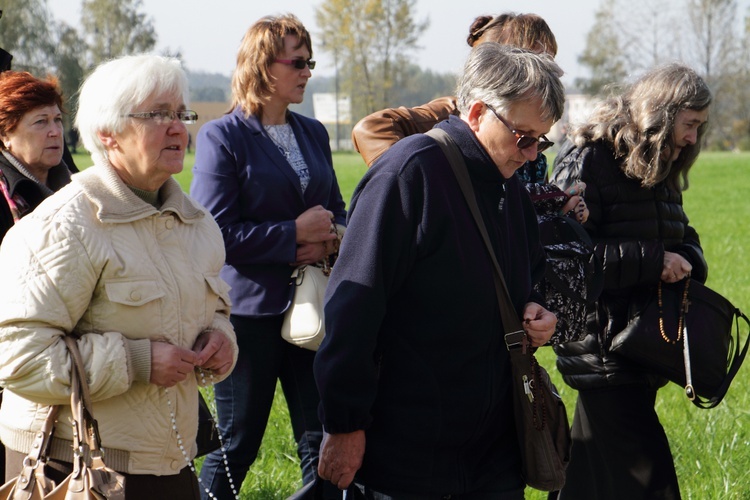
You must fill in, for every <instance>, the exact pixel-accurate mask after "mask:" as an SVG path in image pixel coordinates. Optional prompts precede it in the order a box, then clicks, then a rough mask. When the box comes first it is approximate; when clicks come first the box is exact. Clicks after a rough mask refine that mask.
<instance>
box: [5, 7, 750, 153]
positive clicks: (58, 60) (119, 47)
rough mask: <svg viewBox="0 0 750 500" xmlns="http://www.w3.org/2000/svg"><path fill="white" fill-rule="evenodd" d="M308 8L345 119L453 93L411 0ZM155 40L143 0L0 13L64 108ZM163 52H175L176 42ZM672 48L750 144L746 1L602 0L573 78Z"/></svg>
mask: <svg viewBox="0 0 750 500" xmlns="http://www.w3.org/2000/svg"><path fill="white" fill-rule="evenodd" d="M531 10H532V11H533V8H532V9H531ZM315 17H316V23H317V26H318V27H319V32H317V33H313V38H314V39H315V42H316V44H315V45H316V48H317V50H320V51H323V52H326V53H328V54H330V55H331V56H332V59H333V61H334V66H335V76H334V77H331V78H319V79H313V80H311V82H310V90H311V92H310V93H312V92H313V91H316V92H317V91H323V92H335V93H337V94H339V95H348V96H350V98H351V114H352V118H353V121H354V122H356V121H357V120H358V119H359V118H361V117H363V116H365V115H367V114H369V113H372V112H373V111H376V110H379V109H382V108H386V107H394V106H402V105H403V106H415V105H419V104H422V103H425V102H427V101H429V100H431V99H433V98H435V97H439V96H443V95H450V94H452V93H453V91H454V87H455V83H456V75H453V74H441V73H435V72H432V71H429V70H424V69H422V68H420V67H419V66H418V65H416V64H414V63H412V62H410V61H413V60H414V58H413V57H411V56H413V55H414V54H415V53H416V52H417V51H418V49H419V46H418V42H419V40H420V37H421V35H422V34H423V33H424V31H425V30H426V29H427V27H428V26H429V19H427V18H425V19H417V18H416V0H321V2H320V4H319V5H318V6H317V7H316V8H315ZM739 19H742V20H743V21H744V22H742V23H740V22H739V21H738V20H739ZM156 42H157V33H156V30H155V28H154V24H153V20H152V19H151V18H149V17H148V16H147V15H146V14H145V12H144V11H143V2H142V0H81V19H80V23H78V25H77V26H75V27H74V26H70V25H68V24H67V23H65V22H59V21H57V20H55V19H53V16H52V14H51V13H50V11H49V9H48V6H47V0H10V1H9V2H7V4H6V6H5V7H4V13H3V18H2V19H1V20H0V47H3V48H4V49H5V50H7V51H9V52H11V53H12V54H13V55H14V61H13V67H14V69H20V70H28V71H30V72H31V73H34V74H37V75H40V76H41V75H44V74H47V73H53V74H55V75H56V76H57V77H58V79H59V81H60V86H61V88H62V91H63V93H64V95H65V97H66V100H67V108H68V111H69V114H68V117H70V116H72V114H73V112H74V111H75V109H76V107H77V90H78V87H79V85H80V83H81V81H82V80H83V78H84V77H85V76H86V74H87V73H88V72H89V71H90V70H91V69H92V68H93V67H95V66H96V65H97V64H99V63H100V62H102V61H104V60H107V59H110V58H113V57H117V56H120V55H124V54H132V53H138V52H148V51H153V50H154V47H155V46H156ZM164 52H165V53H166V55H172V56H175V57H178V58H181V54H180V53H179V51H171V50H170V49H167V50H165V51H164ZM673 60H681V61H684V62H686V63H688V64H690V65H691V66H693V67H694V68H695V69H696V70H697V71H698V72H699V73H701V75H702V76H704V77H705V78H706V80H707V82H708V83H709V85H710V86H711V88H712V90H713V92H714V96H715V98H714V103H713V105H712V108H711V117H710V122H711V128H710V131H709V134H708V135H707V140H708V147H711V148H714V149H736V148H741V149H745V150H750V12H745V13H744V14H743V13H740V12H738V5H737V1H736V0H663V1H660V2H652V1H651V0H601V1H600V4H599V7H598V8H597V11H596V13H595V22H594V25H593V26H592V27H591V29H590V30H589V32H588V33H587V39H586V46H585V48H584V51H583V52H582V53H581V54H580V55H579V57H578V61H579V63H580V64H581V65H582V66H583V67H584V68H586V69H587V70H588V73H589V76H587V77H585V78H579V79H576V81H575V87H576V88H577V90H578V91H581V92H583V93H586V94H589V95H592V96H596V97H603V96H606V95H607V94H608V93H609V92H610V91H612V90H613V89H616V87H617V85H618V84H620V83H623V82H626V81H628V80H629V79H630V78H631V77H633V76H635V75H637V74H638V73H639V72H640V71H642V70H644V69H646V68H648V67H651V66H653V65H654V64H659V63H662V62H667V61H673ZM194 81H195V82H204V81H205V82H211V81H213V82H215V81H216V78H213V79H212V78H210V75H206V74H201V73H197V74H194V75H192V76H191V86H193V82H194ZM226 90H227V89H226V88H219V86H217V85H216V84H215V83H213V84H211V83H206V84H199V85H196V86H195V88H193V92H194V95H193V99H194V100H225V99H227V98H228V95H227V92H226ZM308 101H309V102H308ZM311 101H312V99H306V102H308V107H310V108H311ZM304 111H305V112H308V113H309V112H310V110H308V109H307V108H305V110H304ZM68 119H69V118H68Z"/></svg>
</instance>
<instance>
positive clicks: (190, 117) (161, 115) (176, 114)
mask: <svg viewBox="0 0 750 500" xmlns="http://www.w3.org/2000/svg"><path fill="white" fill-rule="evenodd" d="M122 116H124V117H128V118H143V119H146V120H153V121H155V122H156V123H157V124H159V125H168V124H170V123H172V122H173V121H174V119H175V118H177V119H179V120H180V121H181V122H182V123H185V124H188V125H189V124H191V123H195V122H196V121H198V113H196V112H195V111H191V110H189V109H184V110H182V111H173V110H171V109H157V110H155V111H144V112H142V113H128V114H126V115H122Z"/></svg>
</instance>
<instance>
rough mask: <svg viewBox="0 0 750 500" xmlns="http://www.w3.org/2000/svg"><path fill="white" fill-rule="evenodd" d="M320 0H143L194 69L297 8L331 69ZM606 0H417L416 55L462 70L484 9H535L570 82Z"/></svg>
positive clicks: (321, 66)
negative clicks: (421, 23)
mask: <svg viewBox="0 0 750 500" xmlns="http://www.w3.org/2000/svg"><path fill="white" fill-rule="evenodd" d="M659 1H661V0H659ZM321 3H322V0H271V1H269V2H268V4H266V3H265V1H262V0H209V1H205V0H143V10H144V11H145V12H146V13H147V14H148V15H149V16H151V18H152V19H153V22H154V26H155V28H156V32H157V35H158V43H157V50H161V49H163V48H169V49H171V50H173V51H174V50H180V52H181V53H182V55H183V59H184V60H185V63H186V66H187V68H188V69H190V70H193V71H198V70H203V71H208V72H212V73H213V72H215V73H222V74H225V75H227V76H228V75H230V74H231V72H232V69H233V68H234V63H235V56H236V53H237V47H238V46H239V43H240V40H241V39H242V36H243V35H244V33H245V31H246V30H247V28H248V27H249V26H250V25H251V24H252V23H253V22H254V21H256V20H257V19H259V18H260V17H262V16H264V15H268V14H279V13H284V12H291V13H293V14H295V15H296V16H297V17H299V18H300V20H301V21H302V22H303V23H304V24H305V26H306V27H307V28H308V30H310V32H311V34H312V37H313V51H314V56H315V59H316V60H317V61H318V66H317V67H316V69H315V71H314V73H313V74H314V75H315V74H320V75H325V76H329V75H332V74H333V65H332V62H331V60H330V59H329V58H328V57H326V55H325V54H323V52H322V51H321V50H317V49H318V47H317V44H316V42H317V41H318V37H317V32H318V29H317V26H316V24H315V14H314V12H315V11H314V8H315V6H317V5H320V4H321ZM599 3H600V0H530V1H526V2H520V1H518V0H517V1H516V2H508V1H502V0H417V15H416V18H417V19H418V20H422V19H424V18H425V17H429V20H430V27H429V28H428V30H427V31H426V32H425V33H424V34H423V35H422V39H421V41H420V45H421V47H422V48H421V49H419V50H418V51H417V52H415V53H414V54H413V59H414V61H415V62H416V63H417V64H419V65H420V66H421V67H422V68H429V69H432V70H433V71H438V72H454V73H458V72H459V71H460V69H461V66H462V64H463V61H464V59H465V58H466V56H467V55H468V51H469V47H468V45H467V44H466V35H467V34H468V30H469V25H470V24H471V22H472V21H473V20H474V18H475V17H477V16H478V15H484V14H489V15H496V14H499V13H502V12H508V11H513V12H524V13H535V14H539V15H540V16H542V17H543V18H544V19H545V20H546V21H547V23H548V24H549V25H550V28H551V29H552V31H553V32H554V33H555V37H556V38H557V43H558V55H557V62H558V64H560V66H561V67H562V68H563V70H564V71H565V72H566V75H565V77H564V78H563V80H564V81H565V82H566V83H572V82H573V79H574V78H576V77H582V76H586V73H585V72H584V71H583V70H581V68H579V67H578V65H577V62H576V59H577V57H578V55H579V54H580V53H581V52H582V51H583V49H584V46H585V39H586V34H587V33H588V31H589V29H590V28H591V26H592V24H593V22H594V11H595V10H596V9H597V7H598V6H599ZM737 3H738V5H739V9H738V17H740V18H741V17H744V16H745V15H747V14H750V11H749V10H748V9H749V8H750V0H738V2H737ZM48 5H49V7H50V8H51V10H52V12H53V13H54V15H55V18H56V19H58V20H63V21H66V22H67V23H69V24H71V25H73V26H76V25H77V24H78V21H79V19H80V9H81V0H48Z"/></svg>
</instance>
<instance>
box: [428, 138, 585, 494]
mask: <svg viewBox="0 0 750 500" xmlns="http://www.w3.org/2000/svg"><path fill="white" fill-rule="evenodd" d="M427 135H429V136H430V137H432V138H433V139H435V140H436V141H437V143H438V144H439V145H440V148H441V149H442V150H443V153H444V154H445V156H446V157H447V158H448V162H449V163H450V165H451V168H452V169H453V173H454V174H455V176H456V179H457V180H458V184H459V186H460V187H461V192H462V193H463V195H464V198H465V199H466V203H467V204H468V205H469V210H470V211H471V214H472V216H473V217H474V221H475V222H476V224H477V228H478V230H479V232H480V234H481V235H482V240H483V241H484V244H485V246H486V247H487V251H488V252H489V254H490V259H491V260H492V267H493V269H494V271H495V272H494V273H493V277H494V282H495V293H496V295H497V301H498V305H499V306H500V314H501V316H502V323H503V328H504V330H505V332H506V334H505V344H506V346H507V348H508V352H509V353H510V363H511V372H512V378H513V380H512V385H513V410H514V416H515V421H516V432H517V435H518V444H519V447H520V450H521V472H522V474H523V478H524V481H525V482H526V484H527V485H529V486H531V487H532V488H536V489H538V490H542V491H557V490H560V489H561V488H562V487H563V486H564V485H565V470H566V469H567V467H568V463H569V462H570V448H571V438H570V426H569V424H568V414H567V412H566V410H565V404H564V403H563V401H562V398H561V397H560V395H559V393H558V392H557V389H556V388H555V386H554V385H552V382H551V381H550V378H549V374H548V373H547V371H546V370H545V369H544V368H543V367H542V366H541V365H540V364H539V363H538V362H537V360H536V358H535V357H534V349H533V348H532V347H531V345H530V344H529V341H528V338H527V336H526V332H525V331H524V330H523V327H522V326H521V322H520V320H519V319H518V315H517V314H516V312H515V310H514V308H513V304H512V301H511V298H510V293H509V292H508V287H507V285H506V284H505V278H504V277H503V272H502V270H501V269H500V264H499V263H498V262H497V258H496V257H495V253H494V251H493V249H492V244H491V243H490V239H489V235H488V234H487V229H486V227H485V225H484V222H483V221H482V216H481V214H480V212H479V207H478V206H477V202H476V198H475V196H474V189H473V188H472V186H471V180H470V179H469V174H468V171H467V170H466V165H465V163H464V160H463V157H462V156H461V153H460V151H459V150H458V148H457V146H456V145H455V143H454V142H453V139H451V137H450V136H449V135H448V134H447V133H446V132H445V131H443V130H440V129H432V130H430V131H429V132H428V133H427Z"/></svg>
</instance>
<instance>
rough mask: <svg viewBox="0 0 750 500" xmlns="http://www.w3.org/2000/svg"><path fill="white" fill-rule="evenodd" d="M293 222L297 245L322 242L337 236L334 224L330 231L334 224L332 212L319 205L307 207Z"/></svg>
mask: <svg viewBox="0 0 750 500" xmlns="http://www.w3.org/2000/svg"><path fill="white" fill-rule="evenodd" d="M294 222H295V225H296V229H297V244H298V245H303V244H305V243H322V242H325V241H331V240H335V239H336V238H337V236H336V228H335V226H334V228H333V231H331V226H332V225H333V224H334V219H333V212H331V211H330V210H326V209H325V208H323V207H322V206H320V205H317V206H314V207H312V208H308V209H307V210H305V211H304V212H302V213H301V214H300V216H299V217H297V219H296V220H295V221H294Z"/></svg>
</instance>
